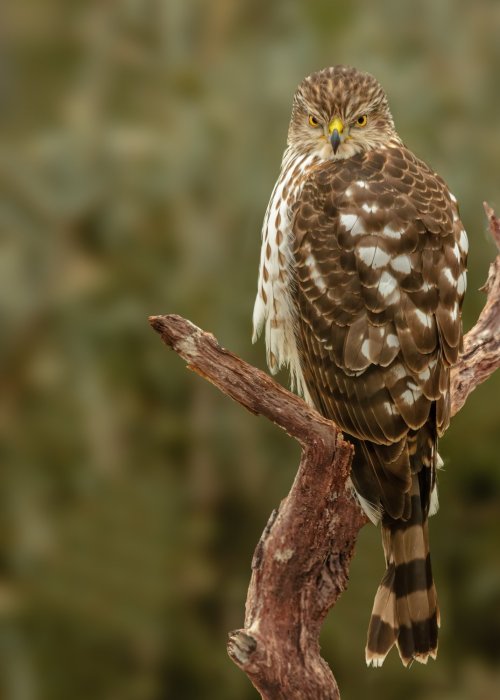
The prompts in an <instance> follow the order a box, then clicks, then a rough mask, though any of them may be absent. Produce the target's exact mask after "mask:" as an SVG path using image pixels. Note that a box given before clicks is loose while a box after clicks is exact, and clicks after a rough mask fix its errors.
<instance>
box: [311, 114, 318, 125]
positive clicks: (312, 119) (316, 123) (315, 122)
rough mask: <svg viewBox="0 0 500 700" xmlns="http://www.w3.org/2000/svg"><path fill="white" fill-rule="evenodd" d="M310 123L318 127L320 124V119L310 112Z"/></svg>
mask: <svg viewBox="0 0 500 700" xmlns="http://www.w3.org/2000/svg"><path fill="white" fill-rule="evenodd" d="M309 124H310V125H311V126H312V127H314V128H316V127H317V126H319V121H318V120H317V119H316V117H315V116H314V115H312V114H310V115H309Z"/></svg>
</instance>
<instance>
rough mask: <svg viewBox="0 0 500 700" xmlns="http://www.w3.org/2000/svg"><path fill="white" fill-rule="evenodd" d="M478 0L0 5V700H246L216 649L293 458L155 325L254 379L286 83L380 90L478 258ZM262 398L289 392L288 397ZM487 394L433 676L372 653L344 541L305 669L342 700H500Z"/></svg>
mask: <svg viewBox="0 0 500 700" xmlns="http://www.w3.org/2000/svg"><path fill="white" fill-rule="evenodd" d="M499 36H500V4H499V3H498V2H496V1H495V0H476V2H474V3H471V2H467V0H440V1H439V2H435V0H421V1H420V2H418V3H410V2H401V0H380V1H379V2H377V3H374V2H372V0H359V1H358V2H356V3H340V2H335V1H333V0H276V1H275V2H272V3H271V2H268V1H267V0H266V1H265V0H211V1H210V2H208V1H206V2H203V0H87V1H86V2H85V1H83V0H72V1H71V2H68V1H67V0H31V1H30V0H12V1H11V2H8V1H7V2H3V3H2V6H1V8H0V183H1V192H2V196H1V200H0V290H1V291H0V298H1V302H0V314H1V316H0V318H1V322H2V334H1V339H0V349H1V371H2V374H1V391H0V437H1V455H2V464H1V470H0V697H1V698H2V699H3V698H5V699H6V700H45V699H47V700H68V699H69V698H71V699H72V700H80V699H81V700H88V699H89V698H95V699H96V700H166V699H167V698H168V699H174V700H181V699H185V700H198V699H200V700H230V699H231V700H236V699H237V700H255V699H256V698H257V693H256V692H255V691H254V689H253V688H252V686H251V685H250V683H249V681H248V680H247V678H246V677H245V676H244V675H243V674H242V673H241V672H240V671H239V670H238V669H237V668H236V667H235V666H233V664H232V663H231V662H230V660H229V659H228V657H227V655H226V637H227V632H228V631H229V630H232V629H234V628H238V627H240V626H241V625H242V622H243V610H244V602H245V595H246V588H247V584H248V580H249V575H250V561H251V556H252V553H253V549H254V546H255V544H256V542H257V540H258V538H259V536H260V533H261V531H262V529H263V528H264V526H265V524H266V521H267V518H268V516H269V514H270V512H271V510H272V509H273V508H274V507H275V506H276V505H277V504H278V503H279V501H280V499H281V498H283V497H284V495H285V494H286V493H287V490H288V488H289V486H290V484H291V482H292V479H293V476H294V473H295V470H296V467H297V465H298V458H299V453H298V449H297V446H296V445H295V444H294V443H293V442H292V440H290V439H288V438H287V437H286V436H284V435H283V434H281V433H280V432H279V431H278V429H276V428H274V427H273V426H271V425H270V424H268V423H267V422H266V421H264V420H263V419H256V418H255V417H253V416H251V415H250V414H248V413H246V412H245V411H244V410H243V409H242V408H240V407H239V406H237V405H236V404H234V403H233V402H231V401H229V400H228V399H227V398H225V397H223V396H222V395H220V394H219V393H218V392H217V391H216V390H215V389H214V388H213V387H211V386H210V385H209V384H207V383H206V382H204V381H202V380H201V379H199V378H198V377H196V376H194V375H192V374H191V373H189V372H186V371H185V368H184V365H183V363H182V362H181V361H180V360H179V358H178V357H177V356H175V355H174V354H173V353H170V352H168V351H167V350H166V349H165V347H164V346H163V345H162V344H161V342H160V340H159V338H158V337H157V336H156V334H155V333H153V332H152V331H151V330H150V328H149V326H148V323H147V317H148V315H150V314H156V313H168V312H176V313H180V314H182V315H184V316H187V317H188V318H190V319H191V320H192V321H193V322H194V323H196V324H197V325H200V326H202V327H203V328H205V329H208V330H210V331H212V332H213V333H214V334H215V335H216V336H217V337H218V339H219V340H220V341H221V343H223V344H224V345H225V346H227V347H228V348H230V349H231V350H233V351H234V352H236V353H238V354H240V355H241V356H242V357H244V358H245V359H247V360H248V361H250V362H252V363H254V364H256V365H257V366H259V367H264V366H265V357H264V344H263V342H260V343H259V344H258V345H256V346H252V345H251V342H250V335H251V323H250V319H251V313H252V306H253V299H254V294H255V290H256V279H257V265H258V258H259V248H260V228H261V222H262V218H263V214H264V210H265V208H266V205H267V201H268V198H269V195H270V192H271V189H272V187H273V184H274V181H275V179H276V176H277V173H278V169H279V163H280V158H281V154H282V151H283V148H284V143H285V137H286V130H287V125H288V119H289V112H290V105H291V99H292V95H293V92H294V90H295V87H296V85H297V84H298V83H299V82H300V80H302V78H303V77H304V76H305V75H307V74H308V73H310V72H312V71H314V70H316V69H319V68H322V67H324V66H327V65H332V64H335V63H348V64H353V65H356V66H358V67H359V68H362V69H365V70H368V71H370V72H372V73H373V74H375V75H376V76H377V77H378V78H379V80H380V81H381V82H382V83H383V85H384V86H385V88H386V90H387V92H388V93H389V97H390V102H391V105H392V109H393V113H394V116H395V120H396V124H397V126H398V129H399V132H400V134H401V135H402V137H403V138H404V140H405V141H406V143H407V144H408V146H409V147H410V148H412V149H413V150H414V151H416V152H417V153H418V154H419V155H420V156H421V157H422V158H424V159H425V160H426V161H428V162H429V163H430V164H431V165H432V166H433V167H434V168H435V169H436V170H437V171H438V172H439V173H440V174H441V175H442V176H443V177H444V178H445V179H446V180H447V182H448V183H449V185H450V187H451V189H452V191H453V192H454V193H455V194H456V196H457V197H458V200H459V202H460V203H461V212H462V218H463V221H464V223H465V226H466V228H467V230H468V233H469V238H470V242H471V253H470V276H469V292H468V296H467V298H466V302H465V326H466V328H467V329H468V328H470V327H471V325H473V323H474V321H475V319H476V317H477V315H478V313H479V311H480V309H481V308H482V305H483V302H484V295H483V294H482V293H481V292H479V291H477V290H478V288H479V287H480V286H481V285H482V284H483V282H484V281H485V279H486V275H487V270H488V264H489V263H490V261H491V260H492V259H493V258H494V255H495V250H494V248H493V245H492V243H491V241H490V240H489V238H488V235H487V232H486V221H485V217H484V213H483V209H482V202H483V200H487V201H488V202H490V204H492V205H493V206H496V207H497V211H498V212H500V84H499V75H500V41H499ZM280 379H281V380H282V381H283V382H284V383H286V382H287V377H286V376H285V375H283V376H281V377H280ZM499 392H500V374H497V375H496V377H494V378H493V379H491V380H490V381H489V382H488V383H487V384H485V385H483V386H482V387H480V388H479V389H478V390H477V392H476V393H475V394H474V395H473V397H472V398H471V399H470V400H469V402H468V403H467V406H466V407H465V409H464V410H463V411H462V412H461V413H460V414H459V415H458V416H457V418H456V419H455V420H454V421H453V423H452V426H451V428H450V430H449V432H448V434H447V436H446V438H445V439H444V440H443V441H442V443H441V449H440V451H441V453H442V455H443V457H444V459H445V463H446V465H445V470H444V471H443V472H442V474H441V475H440V484H441V511H440V514H439V516H438V517H436V518H435V519H434V520H433V522H432V527H431V537H432V551H433V562H434V569H435V578H436V580H437V583H438V590H439V595H440V602H441V609H442V619H443V624H442V633H441V648H440V654H439V659H438V661H437V662H436V663H431V664H430V665H429V666H428V667H420V666H419V665H418V664H417V665H416V666H415V667H414V668H412V669H411V670H410V671H405V670H404V669H403V668H402V667H401V665H400V663H399V660H398V658H397V654H396V653H394V652H393V653H392V654H391V656H390V658H389V659H388V660H387V662H386V664H385V666H384V669H383V670H382V671H379V672H376V671H373V670H371V671H369V670H367V669H366V667H365V662H364V651H363V650H364V642H365V634H366V626H367V623H368V618H369V613H370V610H371V605H372V600H373V595H374V592H375V589H376V587H377V585H378V582H379V579H380V577H381V575H382V571H383V556H382V549H381V545H380V533H379V532H378V531H377V530H376V529H375V528H373V527H367V528H365V529H364V531H363V532H362V533H361V537H360V540H359V544H358V546H357V553H356V557H355V560H354V563H353V566H352V570H351V583H350V587H349V590H348V591H347V593H346V594H345V595H344V596H343V598H342V600H341V601H340V603H339V605H338V606H337V607H336V608H335V610H334V611H333V612H332V613H331V614H330V616H329V618H328V620H327V622H326V624H325V626H324V630H323V635H322V649H323V653H324V656H325V658H326V659H327V660H328V662H329V663H330V664H331V665H332V667H333V668H334V671H335V674H336V676H337V679H338V681H339V684H340V687H341V689H342V690H343V698H345V699H346V700H348V699H352V700H354V699H358V698H365V697H367V696H368V694H369V696H370V697H371V698H373V699H374V700H377V699H378V698H384V700H396V699H400V698H401V697H405V698H406V699H407V700H423V699H424V698H425V699H426V700H462V699H463V700H490V699H494V698H498V697H500V556H499V551H500V547H499V542H500V468H499V467H500V465H499V451H500V429H499V416H500V410H499V405H498V403H499V402H498V396H499Z"/></svg>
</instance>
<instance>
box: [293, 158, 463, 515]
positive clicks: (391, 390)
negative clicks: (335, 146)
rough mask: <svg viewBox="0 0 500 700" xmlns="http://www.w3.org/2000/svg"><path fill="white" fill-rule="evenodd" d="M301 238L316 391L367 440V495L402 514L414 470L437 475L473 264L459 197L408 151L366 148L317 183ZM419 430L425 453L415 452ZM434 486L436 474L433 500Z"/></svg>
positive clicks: (302, 326)
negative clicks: (468, 262)
mask: <svg viewBox="0 0 500 700" xmlns="http://www.w3.org/2000/svg"><path fill="white" fill-rule="evenodd" d="M294 237H295V240H294V256H295V266H296V267H295V271H296V288H295V302H296V307H297V341H298V345H299V352H300V355H301V362H302V367H303V372H304V378H305V381H306V384H307V386H308V389H309V392H310V393H311V396H312V398H313V400H314V401H315V403H316V405H317V407H318V409H319V410H320V411H322V412H323V413H324V414H325V415H327V416H329V417H331V418H332V419H333V420H334V421H335V422H336V423H337V424H338V425H339V426H340V427H341V428H342V429H343V430H344V431H345V432H346V433H348V434H349V435H351V436H352V437H353V438H355V439H356V441H361V442H360V443H359V447H360V449H359V450H358V455H357V458H356V462H355V465H354V467H355V469H354V479H355V483H356V486H357V488H358V490H359V492H360V493H361V495H363V496H364V497H365V498H367V499H368V500H369V501H370V502H372V503H374V504H379V503H381V504H382V506H383V509H384V510H385V511H386V512H387V513H388V514H390V515H391V516H392V517H396V518H399V517H404V516H405V513H406V514H407V513H408V508H409V496H408V492H409V489H410V485H411V471H418V470H420V469H421V467H422V463H426V464H427V466H430V467H431V471H433V464H434V461H435V460H434V453H435V442H436V434H437V433H439V434H441V433H442V432H443V431H444V430H445V429H446V427H447V425H448V422H449V415H450V398H449V368H450V365H451V364H453V363H454V362H455V361H456V359H457V356H458V352H459V349H460V345H461V341H462V324H461V303H462V298H463V293H464V289H465V264H466V250H465V243H464V242H466V237H465V233H464V232H463V228H462V225H461V223H460V220H459V218H458V211H457V208H456V204H455V201H454V199H453V198H452V196H451V195H450V193H449V191H448V189H447V187H446V185H445V183H444V182H443V181H442V180H441V179H440V178H439V177H438V176H436V175H435V174H434V173H433V172H432V171H430V170H429V169H428V168H427V166H426V165H425V164H424V163H422V162H421V161H419V160H418V159H416V158H415V156H413V154H412V153H411V152H409V151H408V150H407V149H405V148H404V147H402V146H401V147H391V148H387V149H384V150H379V151H371V152H368V153H365V154H362V155H358V156H354V157H353V158H350V159H348V160H343V161H342V160H341V161H332V162H331V163H330V164H327V165H326V166H323V167H321V168H319V169H318V170H316V171H315V172H314V173H313V174H312V175H311V176H310V178H309V180H308V182H307V183H306V185H305V186H304V189H303V192H302V195H301V198H300V200H299V202H298V203H297V205H296V209H295V212H294ZM424 427H425V430H423V432H422V429H423V428H424ZM424 435H425V436H426V438H425V441H426V443H427V444H428V445H429V447H428V450H427V458H426V456H425V452H424V454H423V455H422V448H421V447H419V448H418V449H417V447H416V445H417V443H421V442H422V440H423V436H424ZM415 451H417V453H418V454H419V459H420V463H419V464H418V465H417V464H414V460H412V454H413V453H414V452H415ZM422 476H423V475H422ZM433 480H434V475H433V473H432V474H430V475H429V478H428V479H426V481H427V482H428V485H429V486H428V488H426V491H427V493H426V494H425V496H424V497H425V499H426V501H427V502H428V498H429V493H428V492H429V489H430V488H431V486H432V483H433Z"/></svg>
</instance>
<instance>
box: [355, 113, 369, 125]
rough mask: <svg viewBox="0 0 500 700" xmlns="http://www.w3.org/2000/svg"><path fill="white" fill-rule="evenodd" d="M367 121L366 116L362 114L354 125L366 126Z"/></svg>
mask: <svg viewBox="0 0 500 700" xmlns="http://www.w3.org/2000/svg"><path fill="white" fill-rule="evenodd" d="M367 121H368V117H367V116H366V114H362V115H361V116H360V117H358V118H357V119H356V124H357V125H358V126H366V122H367Z"/></svg>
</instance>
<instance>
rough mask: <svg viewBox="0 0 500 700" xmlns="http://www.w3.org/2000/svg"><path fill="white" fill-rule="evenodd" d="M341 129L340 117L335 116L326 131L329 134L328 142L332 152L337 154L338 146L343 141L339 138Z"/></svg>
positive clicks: (342, 125) (342, 129) (342, 127)
mask: <svg viewBox="0 0 500 700" xmlns="http://www.w3.org/2000/svg"><path fill="white" fill-rule="evenodd" d="M343 131H344V124H343V122H342V120H341V119H338V118H336V119H334V120H333V121H331V122H330V125H329V127H328V132H329V134H330V143H331V144H332V148H333V152H334V154H335V155H337V151H338V150H339V146H340V144H341V143H342V141H343V139H342V138H341V134H342V133H343Z"/></svg>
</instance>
